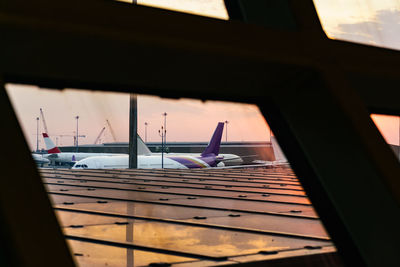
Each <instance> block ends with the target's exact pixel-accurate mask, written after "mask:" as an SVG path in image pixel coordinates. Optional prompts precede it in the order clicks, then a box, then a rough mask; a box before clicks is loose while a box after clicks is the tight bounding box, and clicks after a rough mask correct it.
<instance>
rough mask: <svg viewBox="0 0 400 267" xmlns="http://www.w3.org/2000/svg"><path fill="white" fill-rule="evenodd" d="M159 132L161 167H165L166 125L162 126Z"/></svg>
mask: <svg viewBox="0 0 400 267" xmlns="http://www.w3.org/2000/svg"><path fill="white" fill-rule="evenodd" d="M158 134H159V135H160V137H161V169H164V138H165V135H166V134H167V130H165V129H164V127H163V126H161V130H158Z"/></svg>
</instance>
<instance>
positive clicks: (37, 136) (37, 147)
mask: <svg viewBox="0 0 400 267" xmlns="http://www.w3.org/2000/svg"><path fill="white" fill-rule="evenodd" d="M38 151H39V117H36V152H38Z"/></svg>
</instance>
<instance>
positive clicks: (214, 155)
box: [72, 122, 224, 169]
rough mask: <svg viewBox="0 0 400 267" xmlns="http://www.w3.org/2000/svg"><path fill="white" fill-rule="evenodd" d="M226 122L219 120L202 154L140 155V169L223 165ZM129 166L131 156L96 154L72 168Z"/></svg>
mask: <svg viewBox="0 0 400 267" xmlns="http://www.w3.org/2000/svg"><path fill="white" fill-rule="evenodd" d="M223 130H224V123H223V122H219V123H218V125H217V128H216V129H215V131H214V134H213V136H212V137H211V140H210V143H209V144H208V146H207V147H206V149H205V150H204V151H203V153H201V155H200V156H192V155H168V154H167V155H164V157H163V158H162V156H161V155H151V154H150V155H138V168H139V169H160V168H166V169H193V168H210V167H223V166H224V163H223V161H224V157H223V156H219V149H220V146H221V138H222V132H223ZM128 166H129V156H128V155H123V156H96V157H89V158H86V159H83V160H80V161H78V162H76V163H75V165H74V166H73V167H72V169H124V168H128Z"/></svg>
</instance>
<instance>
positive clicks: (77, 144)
mask: <svg viewBox="0 0 400 267" xmlns="http://www.w3.org/2000/svg"><path fill="white" fill-rule="evenodd" d="M75 119H76V152H78V146H79V141H78V139H79V132H78V129H79V127H78V126H79V125H78V121H79V116H76V117H75Z"/></svg>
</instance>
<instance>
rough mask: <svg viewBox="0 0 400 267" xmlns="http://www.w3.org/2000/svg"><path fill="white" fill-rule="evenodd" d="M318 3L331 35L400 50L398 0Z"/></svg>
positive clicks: (320, 15) (328, 0)
mask: <svg viewBox="0 0 400 267" xmlns="http://www.w3.org/2000/svg"><path fill="white" fill-rule="evenodd" d="M314 3H315V6H316V8H317V11H318V14H319V18H320V20H321V23H322V25H323V28H324V30H325V32H326V34H327V35H328V36H329V37H330V38H333V39H340V40H346V41H353V42H357V43H364V44H370V45H375V46H381V47H387V48H392V49H400V35H399V34H398V33H399V32H400V2H399V1H398V0H364V1H360V0H314Z"/></svg>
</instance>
